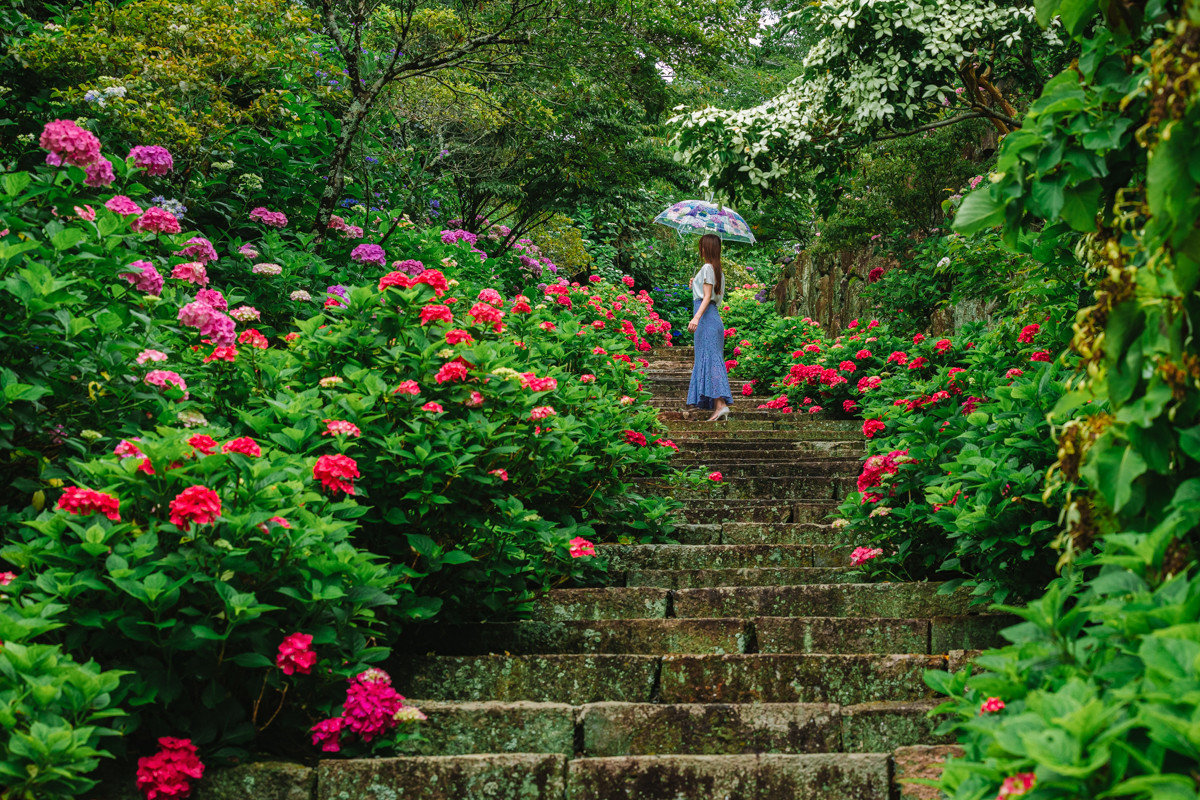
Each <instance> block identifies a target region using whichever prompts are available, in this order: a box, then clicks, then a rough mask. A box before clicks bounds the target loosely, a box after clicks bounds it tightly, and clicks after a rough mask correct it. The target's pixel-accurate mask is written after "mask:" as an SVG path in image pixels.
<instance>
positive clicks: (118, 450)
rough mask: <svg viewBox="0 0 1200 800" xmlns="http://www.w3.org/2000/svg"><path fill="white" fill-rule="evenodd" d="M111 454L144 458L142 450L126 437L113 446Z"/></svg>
mask: <svg viewBox="0 0 1200 800" xmlns="http://www.w3.org/2000/svg"><path fill="white" fill-rule="evenodd" d="M113 455H114V456H116V457H117V458H145V457H146V454H145V453H143V452H142V450H141V448H139V447H138V446H137V445H136V444H134V443H133V442H131V441H129V440H128V439H122V440H121V441H120V442H119V443H118V444H117V446H116V447H114V448H113Z"/></svg>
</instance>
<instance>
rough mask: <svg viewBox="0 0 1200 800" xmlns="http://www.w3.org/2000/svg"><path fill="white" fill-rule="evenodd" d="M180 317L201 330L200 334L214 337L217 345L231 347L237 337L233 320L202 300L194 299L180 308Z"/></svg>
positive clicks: (213, 340) (192, 326)
mask: <svg viewBox="0 0 1200 800" xmlns="http://www.w3.org/2000/svg"><path fill="white" fill-rule="evenodd" d="M178 318H179V321H180V322H181V323H183V324H184V325H186V326H188V327H189V328H196V329H197V330H198V331H200V335H202V336H207V337H209V338H210V339H212V342H213V344H214V345H216V346H217V347H229V346H231V345H232V344H233V343H234V341H235V339H236V336H235V329H236V327H237V326H236V325H234V324H233V320H232V319H230V318H229V317H228V316H226V315H225V313H224V312H222V311H219V310H218V309H215V308H213V307H212V306H210V305H209V304H208V303H205V302H203V301H201V300H193V301H192V302H190V303H188V304H187V305H185V306H184V307H183V308H181V309H179V314H178Z"/></svg>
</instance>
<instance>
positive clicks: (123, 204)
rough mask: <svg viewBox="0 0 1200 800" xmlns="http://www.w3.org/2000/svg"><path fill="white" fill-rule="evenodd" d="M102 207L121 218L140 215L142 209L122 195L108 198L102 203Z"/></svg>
mask: <svg viewBox="0 0 1200 800" xmlns="http://www.w3.org/2000/svg"><path fill="white" fill-rule="evenodd" d="M104 207H105V208H107V209H108V210H109V211H111V212H113V213H114V214H120V215H121V216H123V217H128V216H134V215H137V214H141V213H142V207H141V206H139V205H138V204H137V203H135V202H133V201H132V200H130V199H129V198H128V197H126V196H125V195H123V194H115V195H113V196H112V197H110V198H108V200H106V201H104Z"/></svg>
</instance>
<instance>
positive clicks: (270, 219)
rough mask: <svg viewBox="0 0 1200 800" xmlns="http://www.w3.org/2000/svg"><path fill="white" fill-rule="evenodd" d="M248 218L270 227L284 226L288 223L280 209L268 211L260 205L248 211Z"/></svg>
mask: <svg viewBox="0 0 1200 800" xmlns="http://www.w3.org/2000/svg"><path fill="white" fill-rule="evenodd" d="M250 219H252V220H254V221H256V222H261V223H262V224H263V225H269V226H270V227H272V228H286V227H287V224H288V218H287V215H286V214H284V213H283V212H282V211H268V210H267V209H265V208H263V207H262V206H259V207H258V208H255V209H252V210H251V211H250Z"/></svg>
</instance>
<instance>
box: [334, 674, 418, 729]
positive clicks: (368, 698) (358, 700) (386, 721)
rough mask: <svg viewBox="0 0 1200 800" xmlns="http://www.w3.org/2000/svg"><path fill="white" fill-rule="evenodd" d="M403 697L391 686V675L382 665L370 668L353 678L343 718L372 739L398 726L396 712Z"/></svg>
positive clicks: (400, 705) (348, 726) (353, 727)
mask: <svg viewBox="0 0 1200 800" xmlns="http://www.w3.org/2000/svg"><path fill="white" fill-rule="evenodd" d="M403 707H404V698H403V697H402V696H401V695H400V693H399V692H397V691H396V690H395V689H394V688H393V687H392V679H391V678H389V677H388V674H387V673H386V672H384V671H383V670H381V669H369V670H367V671H366V672H363V673H361V674H359V675H358V676H356V677H355V678H353V679H352V680H351V681H350V688H349V689H348V690H347V691H346V702H345V705H344V706H343V711H342V718H343V719H344V720H346V727H347V728H349V729H350V730H351V731H353V732H354V733H357V734H358V735H359V736H361V737H362V740H363V741H364V742H370V741H371V740H372V739H374V738H375V737H376V736H379V735H381V734H384V733H387V732H388V731H389V730H391V729H392V728H394V727H395V725H396V720H395V715H396V712H397V711H399V710H400V709H401V708H403Z"/></svg>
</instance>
